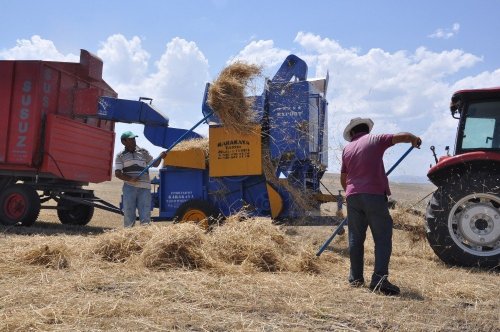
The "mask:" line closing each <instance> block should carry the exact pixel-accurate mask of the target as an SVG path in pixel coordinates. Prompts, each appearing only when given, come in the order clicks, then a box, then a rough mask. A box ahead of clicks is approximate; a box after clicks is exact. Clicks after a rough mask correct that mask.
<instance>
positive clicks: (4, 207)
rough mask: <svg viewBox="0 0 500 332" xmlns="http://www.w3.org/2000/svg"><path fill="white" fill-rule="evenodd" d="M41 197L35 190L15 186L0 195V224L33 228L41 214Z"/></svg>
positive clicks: (28, 187)
mask: <svg viewBox="0 0 500 332" xmlns="http://www.w3.org/2000/svg"><path fill="white" fill-rule="evenodd" d="M40 205H41V204H40V197H39V196H38V193H37V192H36V190H35V188H33V187H31V186H28V185H26V184H13V185H10V186H8V187H7V188H5V190H3V192H2V194H1V195H0V207H1V208H0V222H1V223H2V224H4V225H8V226H11V225H15V224H17V223H21V224H22V225H23V226H31V225H33V223H34V222H35V221H36V220H37V218H38V215H39V214H40Z"/></svg>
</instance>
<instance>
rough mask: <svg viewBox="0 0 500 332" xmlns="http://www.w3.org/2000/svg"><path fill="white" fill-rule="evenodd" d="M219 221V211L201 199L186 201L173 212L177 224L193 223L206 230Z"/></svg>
mask: <svg viewBox="0 0 500 332" xmlns="http://www.w3.org/2000/svg"><path fill="white" fill-rule="evenodd" d="M220 219H221V213H220V211H219V210H218V209H217V208H215V206H213V205H212V204H211V203H210V202H208V201H205V200H202V199H191V200H189V201H186V202H184V203H182V204H181V205H180V206H179V207H178V208H177V211H175V220H176V221H177V222H180V223H181V222H194V223H196V224H197V225H199V226H200V227H202V228H204V229H207V230H208V229H209V228H210V226H212V225H214V224H216V223H217V222H218V221H219V220H220Z"/></svg>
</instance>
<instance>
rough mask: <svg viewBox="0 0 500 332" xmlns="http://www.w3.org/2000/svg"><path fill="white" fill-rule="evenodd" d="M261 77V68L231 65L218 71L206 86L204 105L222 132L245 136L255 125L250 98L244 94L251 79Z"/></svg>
mask: <svg viewBox="0 0 500 332" xmlns="http://www.w3.org/2000/svg"><path fill="white" fill-rule="evenodd" d="M260 74H261V68H260V67H259V66H256V65H251V64H247V63H244V62H235V63H233V64H231V65H229V66H227V67H226V68H224V69H223V70H222V72H221V73H220V75H219V77H218V78H217V79H216V80H215V81H214V82H213V83H212V84H211V85H210V88H209V90H208V98H207V103H208V105H209V106H210V108H212V110H214V112H215V113H216V115H217V117H218V118H219V120H220V121H221V122H222V124H223V125H224V127H225V128H227V129H230V130H235V131H237V132H240V133H249V132H251V130H252V129H253V127H254V125H255V116H256V114H255V112H254V111H253V110H252V105H253V101H254V98H251V97H246V96H245V92H246V90H247V88H248V87H249V84H250V82H251V80H252V79H254V78H255V77H257V76H259V75H260Z"/></svg>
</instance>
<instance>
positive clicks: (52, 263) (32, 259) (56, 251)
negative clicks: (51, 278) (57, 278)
mask: <svg viewBox="0 0 500 332" xmlns="http://www.w3.org/2000/svg"><path fill="white" fill-rule="evenodd" d="M21 260H22V261H24V262H26V263H27V264H30V265H41V266H45V267H48V268H52V269H55V270H59V269H65V268H68V267H69V260H68V248H67V247H66V246H65V245H62V244H54V245H51V246H49V245H47V244H46V245H42V246H40V247H38V248H35V249H31V250H28V251H27V252H25V253H24V254H23V255H22V256H21Z"/></svg>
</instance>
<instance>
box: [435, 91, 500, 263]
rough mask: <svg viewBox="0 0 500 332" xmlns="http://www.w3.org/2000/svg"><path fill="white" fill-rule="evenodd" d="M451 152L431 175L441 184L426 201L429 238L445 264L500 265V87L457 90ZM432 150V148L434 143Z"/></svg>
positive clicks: (440, 161)
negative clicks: (455, 135) (456, 127)
mask: <svg viewBox="0 0 500 332" xmlns="http://www.w3.org/2000/svg"><path fill="white" fill-rule="evenodd" d="M450 111H451V115H452V116H453V118H455V119H458V120H459V122H458V130H457V137H456V142H455V153H454V155H453V156H450V155H446V156H443V157H440V158H439V160H438V158H437V157H436V154H435V153H434V158H435V160H436V165H435V166H433V167H432V168H431V169H430V170H429V172H428V174H427V176H428V178H429V179H430V180H431V182H432V183H434V184H435V185H436V186H437V187H438V188H437V190H436V191H435V192H434V194H433V196H432V198H431V200H430V201H429V204H428V206H427V212H426V219H427V239H428V241H429V243H430V245H431V247H432V249H433V250H434V252H435V253H436V255H437V256H438V257H439V258H440V259H441V260H443V261H444V262H445V263H447V264H451V265H458V266H476V267H486V268H498V266H499V260H500V212H499V208H500V87H498V88H490V89H477V90H462V91H458V92H456V93H455V94H453V96H452V98H451V104H450ZM431 149H432V150H433V151H434V148H433V147H431Z"/></svg>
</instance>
